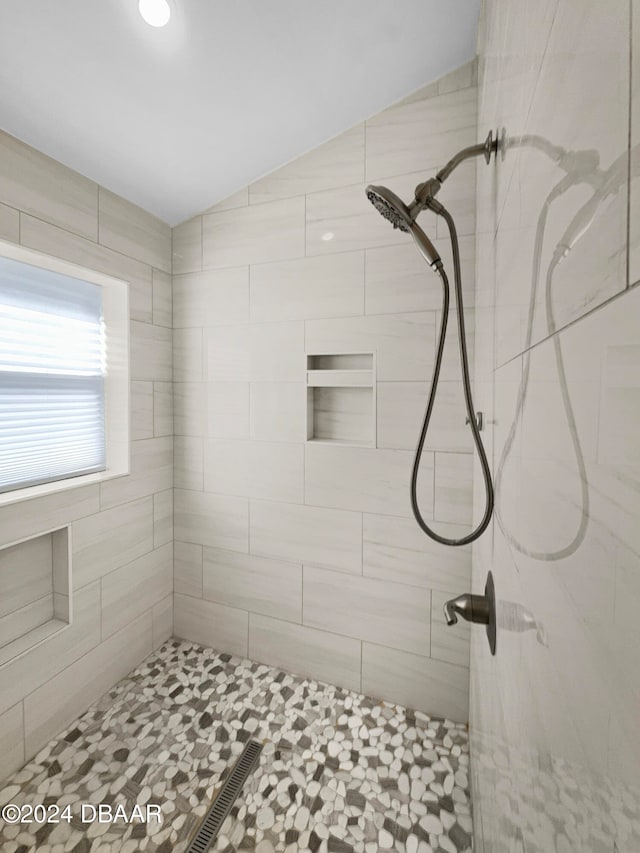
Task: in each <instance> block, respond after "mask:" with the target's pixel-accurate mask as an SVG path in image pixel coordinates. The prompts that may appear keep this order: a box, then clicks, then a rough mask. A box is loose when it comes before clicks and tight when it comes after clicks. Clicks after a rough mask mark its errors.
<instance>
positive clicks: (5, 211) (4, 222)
mask: <svg viewBox="0 0 640 853" xmlns="http://www.w3.org/2000/svg"><path fill="white" fill-rule="evenodd" d="M0 240H8V241H9V242H10V243H19V242H20V213H19V211H18V210H16V209H15V208H14V207H9V206H8V205H6V204H0Z"/></svg>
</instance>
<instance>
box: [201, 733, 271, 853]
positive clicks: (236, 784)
mask: <svg viewBox="0 0 640 853" xmlns="http://www.w3.org/2000/svg"><path fill="white" fill-rule="evenodd" d="M261 752H262V744H261V743H258V742H257V741H255V740H250V741H249V742H248V743H247V745H246V746H245V748H244V749H243V750H242V753H241V754H240V757H239V758H238V760H237V761H236V763H235V766H234V768H233V770H232V771H231V773H230V774H229V775H228V776H227V778H226V779H225V781H224V783H223V785H222V788H220V790H219V791H218V794H217V796H216V798H215V800H214V801H213V803H212V804H211V808H210V809H209V811H208V812H207V814H206V815H205V816H204V818H203V820H202V823H201V824H200V828H199V829H198V831H197V832H196V834H195V836H194V838H193V841H192V842H191V844H190V845H189V847H188V849H187V853H205V851H206V850H208V849H209V847H210V846H211V844H212V842H213V841H214V840H215V837H216V836H217V834H218V833H219V832H220V827H221V826H222V824H223V823H224V822H225V819H226V817H227V815H228V814H229V812H230V811H231V806H232V805H233V804H234V802H235V801H236V799H237V798H238V797H239V796H240V792H241V791H242V787H243V785H244V783H245V782H246V781H247V777H248V776H249V774H250V773H251V772H252V771H253V768H254V767H255V766H256V763H257V761H258V758H259V756H260V753H261Z"/></svg>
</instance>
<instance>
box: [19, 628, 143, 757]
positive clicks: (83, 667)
mask: <svg viewBox="0 0 640 853" xmlns="http://www.w3.org/2000/svg"><path fill="white" fill-rule="evenodd" d="M152 646H153V635H152V617H151V612H148V613H145V614H144V615H143V616H141V617H140V619H137V620H136V621H135V622H133V623H131V624H130V625H127V626H126V627H125V628H123V629H122V630H121V631H119V632H118V633H117V634H114V635H113V636H112V637H110V638H109V639H108V640H106V641H105V642H104V643H101V644H100V645H99V646H97V648H95V649H93V650H92V651H91V652H89V653H88V654H86V655H84V656H83V657H81V658H80V659H79V660H78V661H76V662H75V663H74V664H72V665H71V666H69V667H67V669H65V670H63V671H62V672H61V673H60V674H59V675H57V676H55V677H54V678H52V679H51V680H50V681H47V682H46V684H43V685H42V687H39V688H38V689H37V690H35V691H34V692H33V693H32V694H31V695H30V696H28V697H27V698H26V699H25V703H24V723H25V753H26V757H27V758H30V757H31V756H33V755H35V754H36V753H37V752H38V750H40V749H41V748H42V747H43V746H44V745H45V744H46V743H47V742H48V741H49V740H50V739H51V738H52V737H53V736H54V735H56V734H57V733H58V732H60V731H62V730H63V729H64V727H65V726H66V725H68V724H69V723H70V722H71V721H72V720H73V719H74V718H75V717H76V715H77V709H78V708H79V707H80V708H86V707H88V706H89V705H90V704H91V703H92V702H95V701H96V699H99V698H100V696H102V694H103V693H105V692H106V691H107V690H108V689H109V688H110V687H111V686H112V685H113V684H115V683H116V682H117V681H119V680H120V679H121V678H123V677H124V676H125V675H126V674H127V673H128V672H130V671H131V670H132V669H133V668H134V667H135V666H136V664H137V663H139V662H140V661H141V660H142V659H143V658H144V657H146V656H147V655H148V654H150V652H151V650H152Z"/></svg>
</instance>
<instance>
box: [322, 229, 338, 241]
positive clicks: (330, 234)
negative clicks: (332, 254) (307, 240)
mask: <svg viewBox="0 0 640 853" xmlns="http://www.w3.org/2000/svg"><path fill="white" fill-rule="evenodd" d="M335 236H336V235H335V234H334V233H333V231H327V233H326V234H323V235H322V239H323V240H333V238H334V237H335Z"/></svg>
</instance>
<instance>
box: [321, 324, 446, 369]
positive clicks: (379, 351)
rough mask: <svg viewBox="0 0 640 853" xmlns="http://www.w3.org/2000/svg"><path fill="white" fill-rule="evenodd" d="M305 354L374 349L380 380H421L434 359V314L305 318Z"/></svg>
mask: <svg viewBox="0 0 640 853" xmlns="http://www.w3.org/2000/svg"><path fill="white" fill-rule="evenodd" d="M305 329H306V348H307V352H309V353H341V352H375V353H376V374H377V377H378V379H379V380H381V381H385V380H386V381H392V380H403V381H406V380H409V379H413V380H424V379H425V377H430V376H431V372H432V370H433V362H434V359H435V322H434V314H433V313H431V312H421V313H414V314H380V315H375V316H366V317H352V318H345V319H342V318H338V319H331V320H308V321H307V322H306V323H305Z"/></svg>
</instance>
